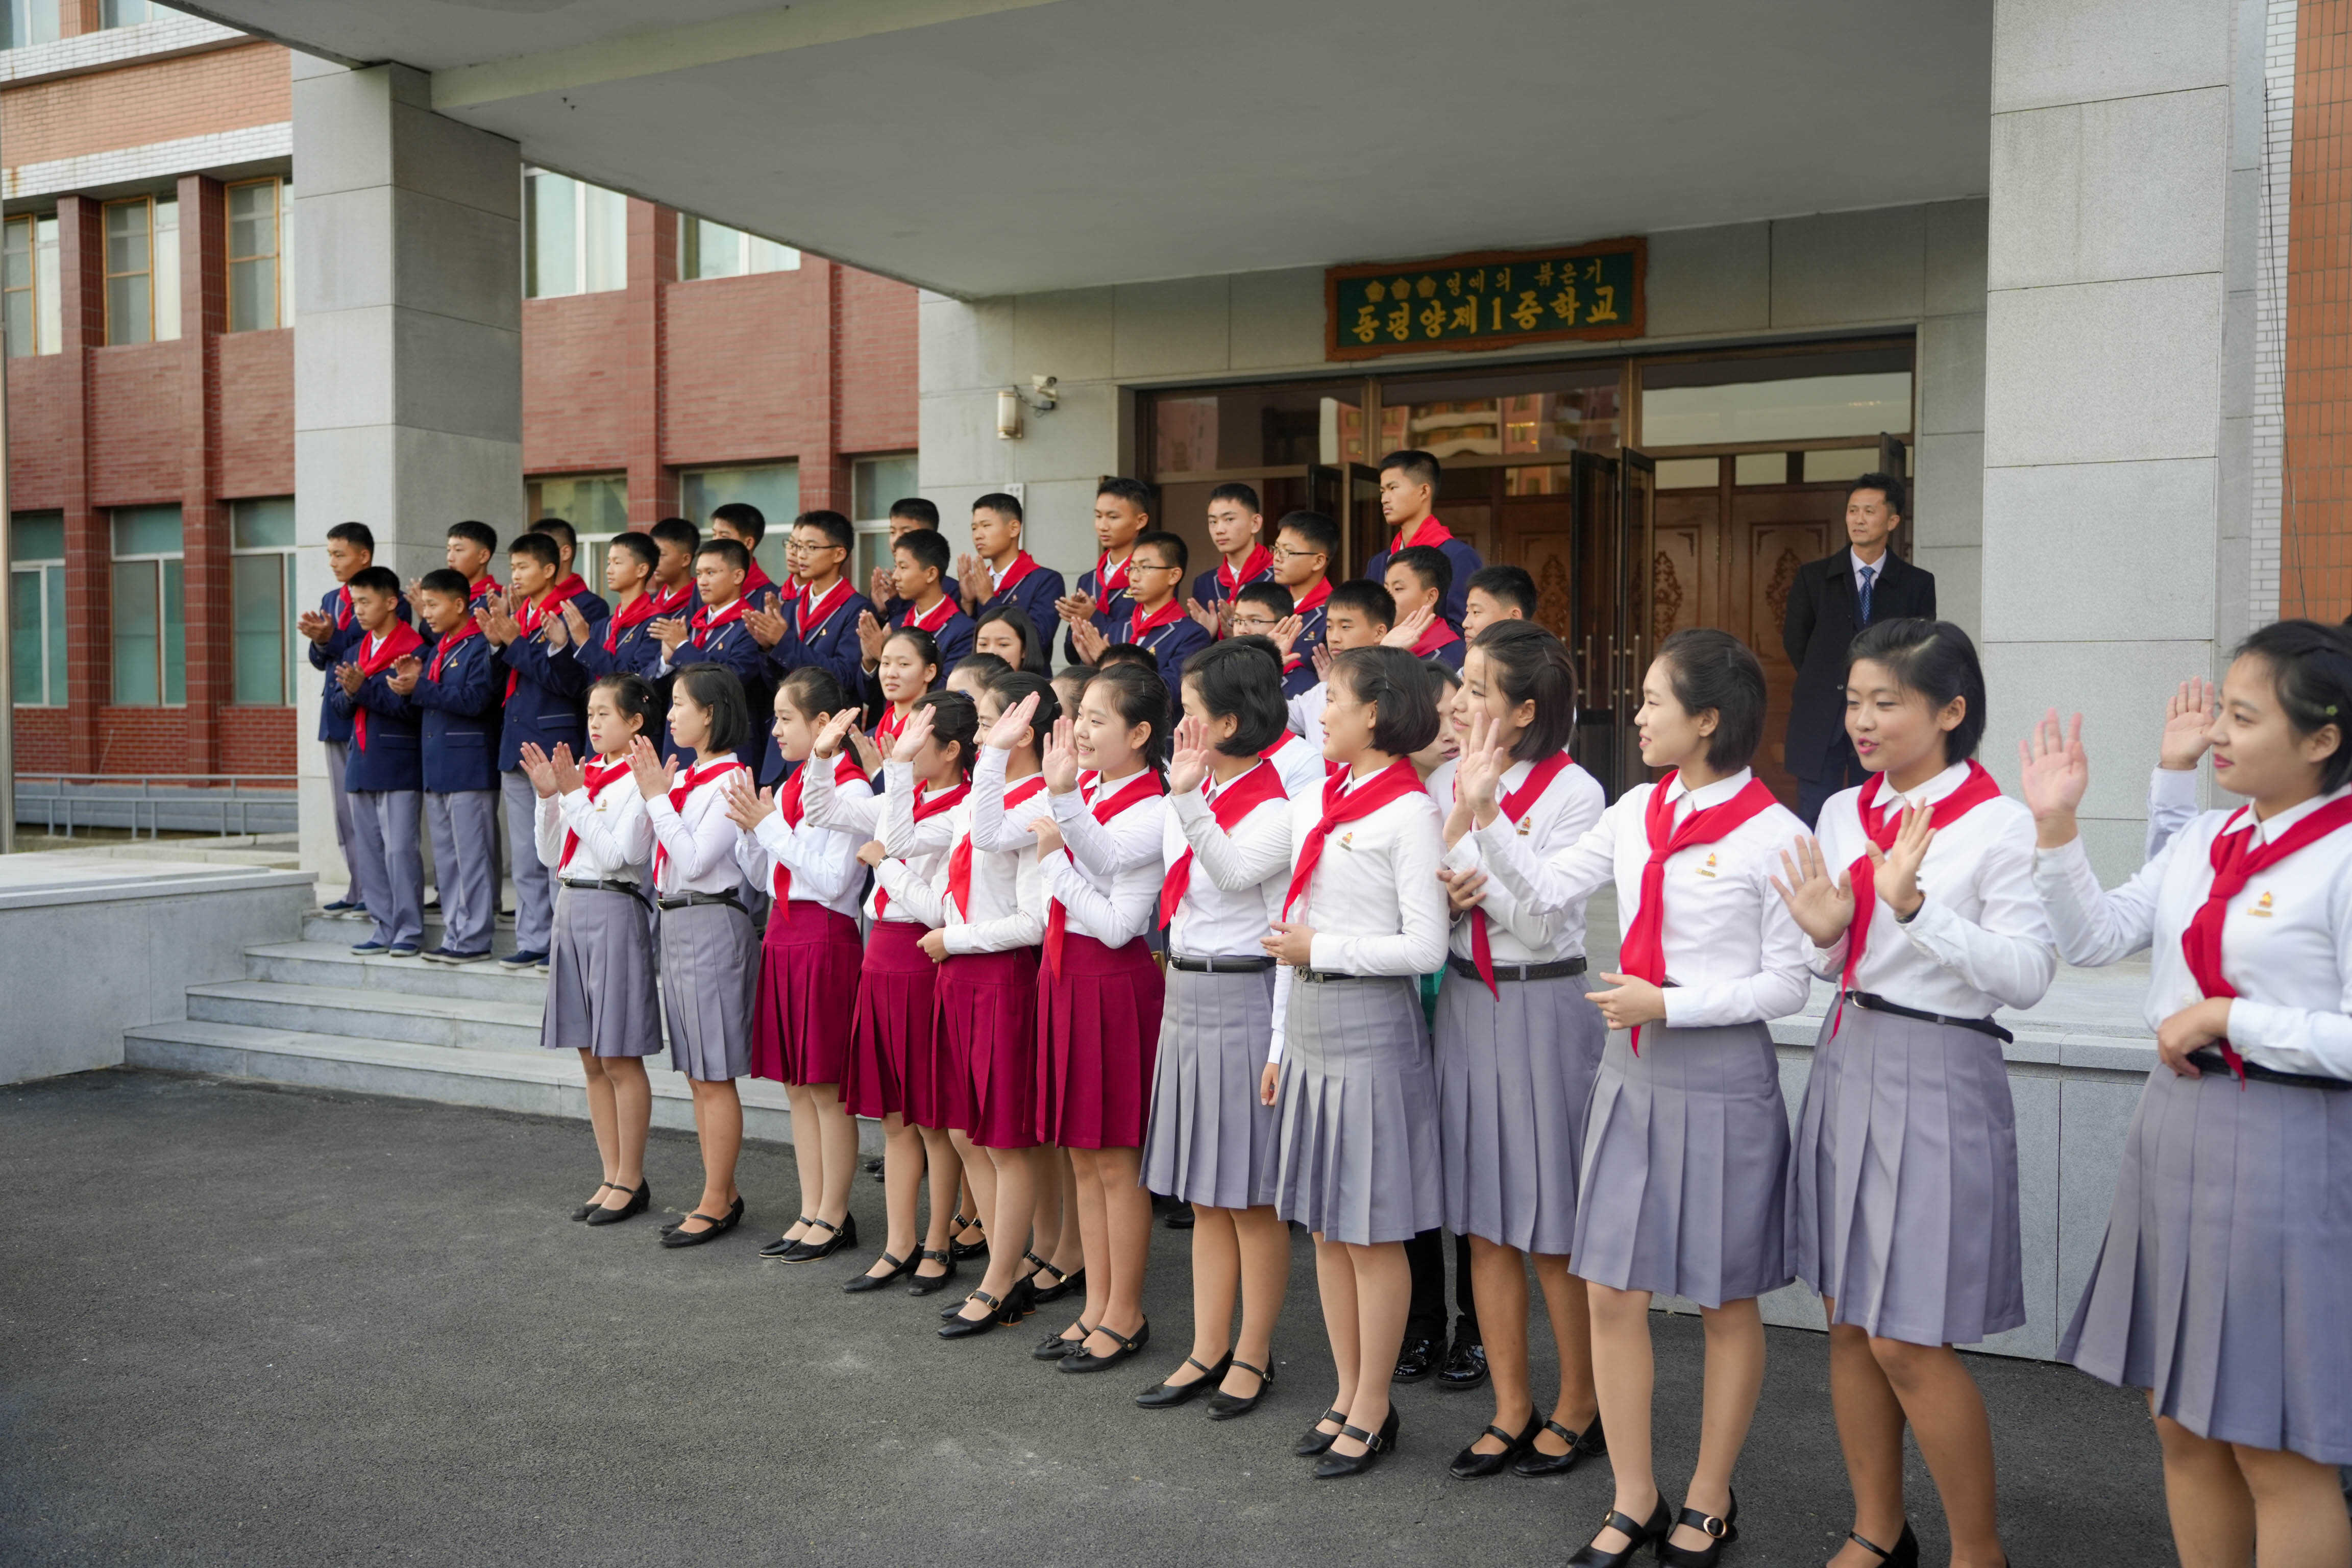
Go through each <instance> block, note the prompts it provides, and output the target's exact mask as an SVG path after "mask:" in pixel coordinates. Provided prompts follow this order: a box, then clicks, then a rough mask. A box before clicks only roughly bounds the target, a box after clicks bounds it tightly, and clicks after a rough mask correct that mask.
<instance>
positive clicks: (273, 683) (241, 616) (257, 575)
mask: <svg viewBox="0 0 2352 1568" xmlns="http://www.w3.org/2000/svg"><path fill="white" fill-rule="evenodd" d="M283 561H284V558H283V557H281V556H277V555H234V556H231V557H230V558H229V593H230V596H231V599H232V600H233V615H234V619H235V626H234V630H233V632H232V642H233V645H234V648H235V667H236V696H235V699H234V700H236V701H237V702H239V703H250V704H264V703H267V704H271V705H275V704H278V703H282V702H284V701H285V700H286V644H285V637H286V627H287V625H288V619H289V617H288V615H287V610H286V601H285V598H284V596H283V595H284V594H285V592H286V573H285V570H284V566H283Z"/></svg>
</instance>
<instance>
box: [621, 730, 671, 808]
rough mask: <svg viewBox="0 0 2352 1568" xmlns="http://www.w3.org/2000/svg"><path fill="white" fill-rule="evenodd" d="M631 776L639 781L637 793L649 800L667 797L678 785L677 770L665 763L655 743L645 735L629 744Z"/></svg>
mask: <svg viewBox="0 0 2352 1568" xmlns="http://www.w3.org/2000/svg"><path fill="white" fill-rule="evenodd" d="M629 776H630V777H631V778H634V779H635V780H636V781H637V793H638V794H639V795H643V796H645V797H646V799H647V800H652V799H654V798H655V797H656V796H658V795H667V794H668V793H669V792H670V791H671V790H672V789H674V788H676V787H677V768H676V767H675V766H673V765H670V764H668V763H664V762H663V761H662V760H661V753H660V752H657V751H656V750H655V749H654V743H653V742H651V741H648V740H646V738H645V737H644V736H643V735H640V736H638V737H637V738H636V739H635V740H634V741H632V742H629Z"/></svg>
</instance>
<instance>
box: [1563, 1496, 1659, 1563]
mask: <svg viewBox="0 0 2352 1568" xmlns="http://www.w3.org/2000/svg"><path fill="white" fill-rule="evenodd" d="M1674 1528H1675V1519H1674V1515H1672V1514H1670V1513H1668V1512H1667V1511H1666V1500H1665V1499H1664V1498H1663V1497H1662V1498H1660V1499H1659V1500H1658V1506H1657V1507H1656V1508H1654V1509H1652V1510H1650V1517H1649V1520H1648V1521H1647V1522H1643V1521H1641V1520H1637V1519H1631V1518H1628V1517H1627V1516H1626V1515H1624V1514H1622V1513H1619V1512H1618V1511H1617V1510H1615V1509H1613V1508H1612V1509H1611V1510H1609V1514H1608V1517H1607V1518H1605V1519H1603V1520H1602V1521H1601V1530H1614V1531H1619V1532H1620V1533H1622V1535H1623V1536H1624V1537H1625V1544H1624V1545H1622V1546H1621V1547H1619V1548H1618V1549H1617V1550H1616V1551H1614V1552H1605V1551H1603V1550H1601V1546H1600V1545H1599V1543H1598V1541H1597V1539H1596V1540H1594V1541H1588V1542H1585V1543H1584V1544H1583V1545H1582V1546H1581V1547H1580V1548H1578V1549H1577V1553H1576V1555H1575V1556H1573V1557H1571V1558H1570V1559H1569V1560H1568V1568H1625V1565H1626V1564H1627V1563H1631V1562H1633V1559H1634V1558H1636V1557H1638V1556H1640V1555H1641V1554H1642V1548H1643V1547H1644V1546H1655V1547H1656V1548H1657V1550H1658V1552H1659V1554H1660V1555H1661V1556H1664V1552H1665V1550H1666V1537H1667V1536H1668V1535H1671V1534H1672V1533H1674ZM1592 1533H1593V1535H1594V1536H1595V1537H1596V1538H1598V1537H1599V1535H1600V1533H1601V1531H1600V1530H1596V1531H1593V1532H1592Z"/></svg>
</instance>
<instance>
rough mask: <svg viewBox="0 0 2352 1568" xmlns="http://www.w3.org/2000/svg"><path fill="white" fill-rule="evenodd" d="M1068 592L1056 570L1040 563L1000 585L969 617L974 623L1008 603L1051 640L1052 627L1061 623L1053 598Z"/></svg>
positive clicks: (1041, 634)
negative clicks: (1015, 580) (977, 612)
mask: <svg viewBox="0 0 2352 1568" xmlns="http://www.w3.org/2000/svg"><path fill="white" fill-rule="evenodd" d="M1068 592H1069V589H1067V588H1066V587H1065V586H1063V579H1062V574H1060V573H1059V572H1056V571H1055V570H1054V569H1053V568H1052V567H1051V566H1045V565H1040V566H1039V567H1038V568H1037V569H1036V570H1035V571H1034V572H1032V573H1030V574H1028V575H1027V576H1026V577H1024V578H1022V579H1021V581H1019V582H1018V583H1015V584H1013V586H1011V587H1010V588H1000V589H998V590H997V591H996V592H995V593H993V594H991V595H989V596H988V597H987V598H986V599H984V600H982V602H981V606H980V615H979V616H973V617H972V620H973V622H974V624H977V623H978V622H979V620H980V616H985V615H986V614H988V612H989V611H991V610H997V609H1002V608H1003V607H1004V606H1005V605H1013V607H1014V608H1016V609H1018V610H1019V611H1020V612H1021V613H1022V614H1023V615H1024V616H1028V617H1029V624H1030V625H1032V626H1035V627H1036V628H1037V635H1038V636H1039V637H1044V638H1045V640H1046V642H1048V643H1051V642H1052V641H1053V640H1054V628H1055V626H1059V625H1060V624H1061V616H1059V615H1058V614H1057V613H1056V612H1055V609H1054V601H1055V600H1056V599H1059V598H1060V597H1062V595H1065V594H1067V593H1068ZM959 602H961V601H959Z"/></svg>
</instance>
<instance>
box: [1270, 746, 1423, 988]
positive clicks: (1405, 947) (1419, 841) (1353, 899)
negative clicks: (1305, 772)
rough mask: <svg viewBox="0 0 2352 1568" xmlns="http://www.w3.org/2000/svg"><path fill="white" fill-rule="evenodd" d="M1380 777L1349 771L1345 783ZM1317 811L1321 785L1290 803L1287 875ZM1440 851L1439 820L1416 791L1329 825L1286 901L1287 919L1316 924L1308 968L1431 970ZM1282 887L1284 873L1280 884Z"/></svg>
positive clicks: (1318, 816)
mask: <svg viewBox="0 0 2352 1568" xmlns="http://www.w3.org/2000/svg"><path fill="white" fill-rule="evenodd" d="M1379 776H1380V774H1379V773H1366V774H1364V775H1362V776H1361V777H1358V778H1351V779H1349V781H1348V783H1347V785H1346V788H1347V789H1348V790H1349V791H1353V790H1356V789H1360V788H1361V787H1363V785H1364V784H1366V783H1368V782H1369V781H1370V780H1372V779H1375V778H1378V777H1379ZM1322 819H1323V791H1322V790H1321V789H1320V788H1318V789H1316V790H1315V791H1313V792H1312V793H1311V794H1309V795H1306V796H1304V797H1303V798H1301V799H1298V800H1294V801H1292V802H1291V803H1290V861H1291V867H1292V869H1293V872H1294V874H1295V873H1296V870H1297V864H1298V856H1299V852H1300V850H1301V848H1302V847H1304V846H1305V845H1306V843H1307V835H1308V834H1309V833H1311V832H1312V831H1313V830H1314V827H1315V825H1316V824H1317V823H1318V822H1320V821H1321V820H1322ZM1443 859H1444V819H1443V818H1441V817H1440V816H1438V815H1437V805H1436V803H1435V802H1433V801H1432V800H1431V799H1430V798H1429V796H1428V795H1426V794H1424V793H1423V792H1422V791H1419V790H1415V791H1414V792H1413V793H1412V794H1411V795H1405V796H1402V798H1400V799H1397V800H1392V801H1391V802H1389V803H1388V804H1387V805H1384V806H1381V808H1380V809H1379V810H1378V811H1375V812H1373V813H1372V814H1371V815H1370V816H1367V817H1364V818H1363V819H1361V820H1360V821H1357V822H1349V823H1345V824H1342V825H1341V826H1338V827H1335V828H1333V829H1332V830H1331V832H1330V835H1329V836H1328V837H1327V838H1326V839H1325V840H1324V842H1323V854H1322V857H1321V858H1319V859H1318V860H1317V861H1316V862H1315V874H1314V876H1313V877H1312V878H1311V879H1309V880H1308V882H1307V887H1306V889H1305V890H1304V891H1302V892H1301V893H1300V894H1299V896H1298V901H1297V903H1295V904H1293V905H1291V907H1290V918H1291V919H1292V920H1293V921H1297V922H1298V923H1301V924H1304V925H1307V926H1311V927H1313V928H1314V931H1315V941H1314V944H1313V946H1312V948H1311V949H1310V951H1309V952H1308V955H1307V964H1308V967H1310V968H1312V969H1317V970H1328V971H1330V972H1332V973H1339V974H1412V975H1423V974H1429V973H1434V972H1435V970H1436V969H1437V967H1438V965H1440V964H1442V963H1444V962H1445V937H1446V915H1445V885H1444V883H1443V882H1440V881H1439V880H1438V879H1437V868H1438V866H1439V864H1440V863H1441V862H1442V861H1443ZM1288 887H1289V882H1288V879H1285V880H1284V889H1285V891H1287V890H1288ZM1276 909H1277V911H1278V910H1279V909H1280V905H1279V903H1278V902H1277V904H1276Z"/></svg>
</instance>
